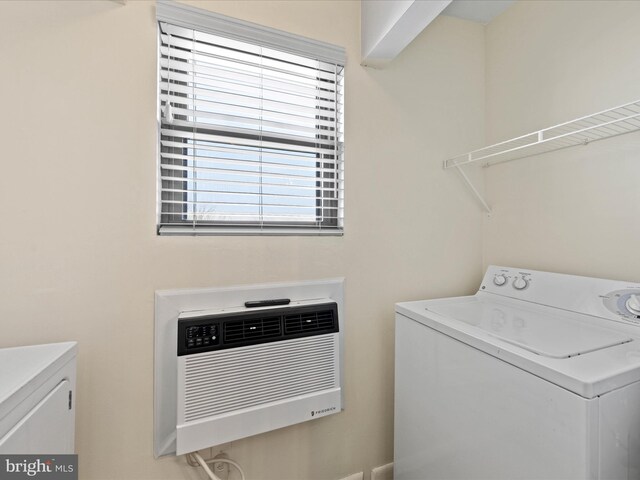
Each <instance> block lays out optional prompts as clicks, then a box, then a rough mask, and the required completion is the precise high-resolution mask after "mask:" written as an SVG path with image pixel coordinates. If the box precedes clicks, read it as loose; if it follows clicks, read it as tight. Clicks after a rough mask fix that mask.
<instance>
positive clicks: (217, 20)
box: [156, 0, 346, 236]
mask: <svg viewBox="0 0 640 480" xmlns="http://www.w3.org/2000/svg"><path fill="white" fill-rule="evenodd" d="M156 16H157V25H158V53H157V58H158V82H157V86H158V92H157V99H158V114H157V117H158V164H157V172H158V186H157V206H158V207H157V233H158V235H334V236H341V235H343V234H344V148H343V142H344V140H343V138H341V137H342V136H343V135H344V131H343V130H339V129H338V128H337V124H338V122H339V119H342V118H343V115H344V111H343V108H344V102H338V101H337V97H338V95H339V94H340V95H344V85H343V84H340V85H339V83H341V82H339V81H338V80H337V79H339V78H344V77H343V70H344V66H345V63H346V57H345V52H344V49H343V48H341V47H337V46H335V45H330V44H326V43H323V42H318V41H315V40H310V39H307V38H304V37H300V36H297V35H292V34H289V33H287V32H281V31H278V30H274V29H271V28H268V27H263V26H260V25H256V24H253V23H249V22H244V21H241V20H237V19H233V18H230V17H226V16H224V15H219V14H216V13H213V12H209V11H206V10H202V9H199V8H195V7H190V6H187V5H183V4H177V3H174V2H171V1H162V0H160V1H159V2H158V4H157V6H156ZM161 22H162V23H167V24H170V25H173V26H176V27H182V28H186V29H193V30H197V31H200V32H203V33H209V34H213V35H216V36H220V37H226V38H229V39H232V40H239V41H242V42H247V43H251V44H254V45H260V46H264V47H267V48H269V49H274V50H278V51H281V52H285V53H289V54H294V55H298V56H303V57H306V58H310V59H314V60H318V61H321V62H325V63H331V64H335V65H336V69H337V68H341V70H342V71H341V72H340V73H338V72H337V71H336V73H335V75H336V76H335V78H336V80H335V88H336V93H335V94H336V101H335V112H332V117H334V118H335V121H336V129H335V130H334V131H332V135H333V136H334V137H335V141H334V143H335V147H334V149H333V154H332V155H330V156H332V158H326V157H323V156H320V157H319V158H317V159H316V162H315V165H316V176H315V178H316V181H315V184H316V187H317V190H316V195H315V202H316V208H315V212H316V218H318V217H319V218H321V219H323V220H322V221H321V222H318V221H317V220H316V221H307V220H299V221H287V222H286V223H284V222H280V221H279V222H274V223H270V222H264V221H255V220H249V221H246V222H240V221H237V220H234V221H224V220H217V221H209V222H204V221H201V222H200V223H198V222H197V220H196V219H189V218H188V215H189V214H190V213H189V212H188V208H187V205H188V201H189V199H188V195H189V193H188V192H189V188H188V187H187V184H188V183H189V182H190V181H192V180H190V179H189V178H188V175H187V173H188V172H187V171H186V170H184V175H182V176H181V177H180V176H177V177H176V181H178V182H181V183H183V184H184V185H183V188H182V190H183V192H175V193H176V195H182V197H181V198H180V197H178V201H179V202H181V203H177V204H176V205H178V206H180V207H181V208H182V212H179V211H176V212H174V213H175V214H180V213H182V214H183V217H184V218H183V219H182V221H179V222H171V224H168V223H167V222H166V221H163V218H164V217H163V213H164V214H166V213H167V212H165V211H163V208H162V204H163V196H162V195H163V179H162V178H161V176H162V174H161V169H162V166H163V165H165V164H164V163H163V161H162V159H161V155H162V153H163V151H162V148H163V147H162V146H161V141H162V139H163V133H162V125H163V124H162V111H161V109H162V106H161V103H162V101H161V95H162V91H161V88H162V85H161V67H160V60H161V59H162V58H163V57H162V53H161V46H162V40H161V38H160V37H161ZM169 55H170V54H169ZM174 71H175V70H174ZM175 83H176V82H175V80H174V84H175ZM167 84H168V82H167ZM339 109H342V110H339ZM320 113H321V110H320V109H318V114H316V119H317V120H320V115H319V114H320ZM230 128H231V127H230ZM316 130H318V131H321V130H320V129H319V128H318V124H316ZM283 135H284V134H283ZM174 138H177V137H174ZM194 138H195V137H194ZM274 138H277V134H274ZM316 138H319V137H318V136H317V135H316ZM261 140H262V137H261ZM184 142H185V144H187V143H188V139H187V138H185V139H184ZM283 145H286V146H292V147H293V146H295V143H290V144H287V143H283ZM299 146H301V145H299ZM165 148H166V147H165ZM173 148H179V149H180V150H182V152H178V155H182V156H184V157H189V154H188V151H189V150H190V148H189V146H187V145H185V147H184V148H180V147H173ZM263 148H266V149H269V147H262V146H261V147H259V149H263ZM196 150H197V149H196ZM274 150H275V149H273V151H274ZM165 153H166V152H165ZM169 153H173V152H169ZM175 161H176V162H180V161H181V162H182V163H183V164H182V166H183V167H184V168H185V169H186V168H187V167H188V161H187V160H186V159H185V160H179V159H175ZM176 165H179V163H176ZM325 169H327V170H330V169H332V170H333V172H329V171H326V170H325ZM331 174H333V175H334V176H335V178H329V177H328V175H331ZM260 178H262V174H260ZM165 180H166V179H165ZM329 183H333V184H334V185H335V186H334V187H333V189H331V188H325V184H329ZM176 190H180V188H177V189H176ZM164 193H167V192H164ZM258 195H259V197H260V198H262V195H263V194H262V193H260V194H258ZM309 198H310V199H311V198H314V197H311V196H310V197H309ZM307 208H308V207H307ZM325 209H329V210H335V212H336V215H335V216H333V217H328V218H327V219H324V215H322V213H323V210H325ZM191 215H193V214H192V213H191Z"/></svg>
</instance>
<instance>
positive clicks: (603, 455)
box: [394, 266, 640, 480]
mask: <svg viewBox="0 0 640 480" xmlns="http://www.w3.org/2000/svg"><path fill="white" fill-rule="evenodd" d="M394 478H395V480H410V479H411V480H428V479H465V480H469V479H492V480H497V479H505V480H506V479H508V480H514V479H563V480H566V479H640V284H636V283H628V282H618V281H612V280H602V279H595V278H586V277H577V276H571V275H561V274H554V273H547V272H538V271H533V270H522V269H515V268H505V267H497V266H491V267H489V268H488V270H487V272H486V274H485V276H484V279H483V281H482V285H481V286H480V289H479V290H478V292H477V293H476V294H475V295H473V296H467V297H456V298H448V299H436V300H425V301H417V302H405V303H399V304H397V305H396V366H395V453H394Z"/></svg>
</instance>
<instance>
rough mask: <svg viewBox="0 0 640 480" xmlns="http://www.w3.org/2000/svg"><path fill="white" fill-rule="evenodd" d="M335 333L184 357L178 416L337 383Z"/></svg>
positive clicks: (210, 413) (212, 413)
mask: <svg viewBox="0 0 640 480" xmlns="http://www.w3.org/2000/svg"><path fill="white" fill-rule="evenodd" d="M337 349H338V340H337V334H328V335H316V336H313V337H305V338H297V339H293V340H287V341H283V342H277V343H268V344H262V345H252V346H249V347H245V348H233V349H229V350H222V351H213V352H206V353H202V354H199V355H188V356H186V357H184V358H185V374H184V377H183V381H184V386H183V388H184V404H183V405H182V406H181V407H182V408H183V411H182V415H181V416H182V418H183V419H184V421H187V422H191V421H196V420H200V419H203V418H207V417H211V416H215V415H222V414H224V413H228V412H233V411H237V410H242V409H246V408H251V407H256V406H258V405H265V404H268V403H271V402H277V401H279V400H284V399H288V398H292V397H298V396H303V395H309V394H312V393H315V392H320V391H325V390H329V389H332V388H336V387H338V386H339V373H338V363H337V362H338V360H337V358H338V357H337Z"/></svg>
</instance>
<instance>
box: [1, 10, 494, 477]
mask: <svg viewBox="0 0 640 480" xmlns="http://www.w3.org/2000/svg"><path fill="white" fill-rule="evenodd" d="M195 3H196V4H197V5H198V6H201V7H203V8H209V9H211V10H215V11H218V12H221V13H224V14H228V15H232V16H236V17H238V18H242V19H245V20H249V21H254V22H258V23H262V24H265V25H268V26H271V27H275V28H280V29H283V30H287V31H290V32H293V33H297V34H302V35H305V36H309V37H311V38H315V39H318V40H323V41H328V42H331V43H336V44H339V45H344V46H345V47H346V49H347V54H348V58H349V61H348V67H347V68H348V70H347V76H346V151H347V154H346V155H347V156H346V179H347V184H346V188H347V191H346V208H347V211H346V234H345V236H344V237H343V238H336V237H334V238H306V237H299V238H298V237H284V238H260V237H201V238H191V237H182V238H175V237H162V238H160V237H157V236H156V234H155V223H154V222H155V208H156V206H155V186H156V173H155V166H156V155H155V151H156V123H155V115H156V96H155V92H156V86H155V82H156V70H155V54H156V33H155V24H154V6H153V3H149V2H144V1H132V0H130V1H129V2H127V4H126V5H125V6H122V5H120V4H119V3H117V2H111V1H86V2H81V1H69V2H6V1H4V2H0V58H1V59H2V64H1V66H0V92H1V93H0V99H1V102H0V105H1V106H2V110H3V114H2V115H0V131H2V138H3V151H2V160H1V161H2V166H3V168H2V176H1V177H0V197H1V199H2V205H3V206H4V210H3V211H4V215H3V224H2V225H3V227H2V235H1V236H0V271H1V272H2V274H1V275H0V292H2V294H1V301H0V318H2V323H1V330H0V331H1V336H0V346H14V345H22V344H31V343H45V342H55V341H63V340H78V342H79V348H80V354H79V377H78V396H77V398H78V422H77V446H78V448H77V449H78V453H79V455H80V470H81V473H80V477H81V478H83V479H183V478H200V477H199V473H197V472H196V470H195V469H191V468H190V467H186V466H185V465H184V462H183V461H182V460H181V459H180V460H176V459H173V458H168V459H163V460H154V459H153V457H152V405H153V398H152V387H153V385H152V378H153V361H152V359H153V294H154V291H155V290H156V289H161V288H163V289H164V288H182V287H201V286H224V285H229V284H238V283H255V282H269V281H288V280H298V279H313V278H318V277H329V276H345V277H346V280H347V282H346V288H347V292H346V293H347V304H346V307H347V308H346V311H347V318H346V324H347V329H346V358H345V362H346V385H345V387H346V402H347V409H346V411H345V412H344V413H342V414H339V415H334V416H331V417H327V418H323V419H319V420H317V421H313V422H309V423H306V424H303V425H300V426H296V427H292V428H288V429H283V430H281V431H277V432H273V433H269V434H265V435H261V436H257V437H254V438H250V439H247V440H244V441H238V442H234V443H233V445H231V446H228V448H227V451H228V453H229V454H230V455H231V456H232V457H233V458H235V459H236V460H238V461H240V462H241V463H242V465H243V466H244V467H245V469H246V471H247V473H248V477H249V479H262V480H269V479H279V480H282V479H296V480H302V479H332V478H339V477H341V476H343V475H345V474H347V473H351V472H357V471H368V470H370V468H371V467H372V466H374V465H380V464H384V463H387V462H389V461H391V460H392V451H393V431H392V420H393V410H392V408H393V304H394V302H396V301H400V300H407V299H418V298H424V297H435V296H444V295H451V294H463V293H469V292H471V291H472V290H473V289H474V288H475V286H476V285H477V283H478V281H479V278H480V274H481V222H482V217H481V215H480V214H479V212H478V210H477V208H476V204H475V203H474V201H473V199H472V198H470V197H469V195H468V194H467V193H466V191H465V190H464V188H463V187H462V185H461V183H460V181H459V179H458V178H457V177H456V176H455V175H452V174H451V173H450V172H444V171H443V170H442V169H441V161H442V160H443V159H444V158H445V157H446V156H447V155H452V154H455V153H459V152H460V151H464V150H466V149H469V148H472V147H474V146H475V145H477V144H478V143H481V142H482V141H483V138H484V130H483V122H484V42H483V38H484V37H483V35H484V32H483V27H481V26H478V25H475V24H471V23H468V22H464V21H461V20H457V19H452V18H441V19H438V20H437V21H436V22H435V23H434V24H433V25H432V26H431V27H430V28H429V29H428V31H426V32H424V33H423V34H422V35H421V36H420V37H419V38H418V39H417V40H416V41H415V42H413V43H412V45H410V47H409V48H408V49H407V50H406V51H405V52H403V54H402V55H401V56H400V57H399V58H398V59H396V61H394V62H393V63H392V64H391V65H390V66H389V67H388V68H387V69H386V70H381V71H376V70H370V69H366V68H363V67H360V66H359V52H360V44H359V39H360V29H359V22H360V20H359V19H360V8H359V3H358V2H351V1H339V2H337V1H326V2H324V1H301V2H267V1H257V2H251V1H246V2H222V1H220V2H195Z"/></svg>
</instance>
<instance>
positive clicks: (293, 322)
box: [284, 310, 335, 335]
mask: <svg viewBox="0 0 640 480" xmlns="http://www.w3.org/2000/svg"><path fill="white" fill-rule="evenodd" d="M333 313H334V311H333V310H322V311H317V312H308V313H297V314H292V315H284V333H285V334H287V335H289V334H293V333H301V332H322V331H327V332H330V331H333V329H334V328H335V317H334V314H333Z"/></svg>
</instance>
